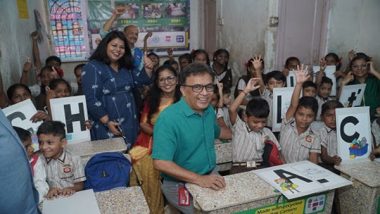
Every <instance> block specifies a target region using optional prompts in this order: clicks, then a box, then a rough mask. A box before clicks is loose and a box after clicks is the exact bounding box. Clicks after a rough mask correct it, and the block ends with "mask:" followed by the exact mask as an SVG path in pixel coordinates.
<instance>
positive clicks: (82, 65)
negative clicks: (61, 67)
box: [74, 63, 86, 72]
mask: <svg viewBox="0 0 380 214" xmlns="http://www.w3.org/2000/svg"><path fill="white" fill-rule="evenodd" d="M85 65H86V64H84V63H81V64H79V65H77V66H75V68H74V72H75V71H76V70H78V69H82V68H83V67H84V66H85Z"/></svg>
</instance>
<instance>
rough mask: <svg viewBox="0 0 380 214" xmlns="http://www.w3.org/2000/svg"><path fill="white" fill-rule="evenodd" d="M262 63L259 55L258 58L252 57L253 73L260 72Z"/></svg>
mask: <svg viewBox="0 0 380 214" xmlns="http://www.w3.org/2000/svg"><path fill="white" fill-rule="evenodd" d="M262 61H263V58H262V57H261V55H258V56H256V55H255V56H254V57H253V60H251V64H252V66H253V69H254V70H255V71H261V70H262V69H263V63H262Z"/></svg>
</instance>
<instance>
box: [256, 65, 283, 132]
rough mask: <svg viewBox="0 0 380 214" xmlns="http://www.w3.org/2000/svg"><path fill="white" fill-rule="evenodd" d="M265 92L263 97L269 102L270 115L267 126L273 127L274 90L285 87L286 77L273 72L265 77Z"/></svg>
mask: <svg viewBox="0 0 380 214" xmlns="http://www.w3.org/2000/svg"><path fill="white" fill-rule="evenodd" d="M264 82H265V87H266V88H265V90H264V92H263V94H262V95H261V97H262V98H263V99H264V100H266V101H267V102H268V105H269V112H270V115H269V116H268V118H267V126H268V127H269V128H271V127H272V125H273V123H272V120H273V118H272V114H271V112H272V109H273V89H274V88H282V87H285V83H286V77H285V75H284V74H283V73H282V72H281V71H271V72H269V73H267V74H266V75H265V79H264Z"/></svg>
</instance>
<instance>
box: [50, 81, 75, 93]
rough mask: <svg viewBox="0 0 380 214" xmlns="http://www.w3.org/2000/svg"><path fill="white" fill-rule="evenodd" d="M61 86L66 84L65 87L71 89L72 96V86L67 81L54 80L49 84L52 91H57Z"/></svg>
mask: <svg viewBox="0 0 380 214" xmlns="http://www.w3.org/2000/svg"><path fill="white" fill-rule="evenodd" d="M59 84H65V85H66V86H67V88H68V89H69V91H70V94H71V86H70V84H69V83H68V82H67V81H66V80H64V79H53V80H52V81H50V83H49V88H50V89H52V90H55V89H56V88H57V86H58V85H59Z"/></svg>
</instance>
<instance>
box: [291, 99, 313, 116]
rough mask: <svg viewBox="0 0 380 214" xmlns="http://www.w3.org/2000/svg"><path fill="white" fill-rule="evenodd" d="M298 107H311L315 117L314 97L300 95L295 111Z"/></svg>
mask: <svg viewBox="0 0 380 214" xmlns="http://www.w3.org/2000/svg"><path fill="white" fill-rule="evenodd" d="M300 107H304V108H308V109H311V110H312V111H313V112H314V117H315V116H316V115H317V112H318V101H317V99H315V98H314V97H301V98H300V100H299V102H298V106H297V110H296V111H298V109H299V108H300Z"/></svg>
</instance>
